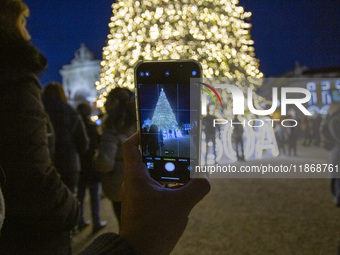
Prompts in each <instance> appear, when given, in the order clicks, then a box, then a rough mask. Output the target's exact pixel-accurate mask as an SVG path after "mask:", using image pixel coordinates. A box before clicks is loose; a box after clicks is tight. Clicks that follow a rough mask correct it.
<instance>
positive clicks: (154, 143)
mask: <svg viewBox="0 0 340 255" xmlns="http://www.w3.org/2000/svg"><path fill="white" fill-rule="evenodd" d="M170 131H171V130H170V129H169V139H170V137H171V133H170ZM147 144H148V150H149V156H152V157H156V156H157V155H158V154H157V152H158V149H159V141H158V127H157V126H156V125H155V124H152V125H151V126H150V130H149V134H148V138H147Z"/></svg>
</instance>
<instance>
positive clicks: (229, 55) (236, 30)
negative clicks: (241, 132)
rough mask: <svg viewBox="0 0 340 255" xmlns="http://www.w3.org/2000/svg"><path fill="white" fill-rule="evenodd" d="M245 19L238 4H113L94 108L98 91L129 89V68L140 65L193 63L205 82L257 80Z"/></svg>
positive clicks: (232, 0)
mask: <svg viewBox="0 0 340 255" xmlns="http://www.w3.org/2000/svg"><path fill="white" fill-rule="evenodd" d="M250 16H251V13H250V12H245V11H244V8H243V7H241V6H238V0H221V1H212V0H196V1H193V0H183V1H181V2H180V1H173V0H143V1H142V2H141V1H134V0H124V1H123V0H117V3H115V4H113V5H112V17H111V19H110V23H109V27H110V34H109V35H108V44H107V47H104V48H103V61H102V62H101V66H102V71H101V79H100V81H98V82H97V83H96V88H97V90H98V91H99V93H100V96H99V97H98V101H100V102H101V103H99V104H98V105H103V102H104V100H105V96H103V92H104V91H106V92H105V93H107V92H108V91H110V90H111V89H112V88H114V87H116V86H122V87H128V88H130V89H133V86H134V85H133V68H134V65H135V64H136V63H137V62H138V61H140V60H143V59H145V60H151V59H169V58H173V59H196V60H197V61H199V62H200V63H201V64H202V66H203V69H204V71H203V73H204V75H205V76H208V77H219V76H227V77H230V78H248V77H254V78H261V77H263V74H262V73H261V72H260V70H259V69H258V66H259V62H258V60H257V59H256V58H255V57H254V47H252V46H251V45H253V44H254V42H253V41H252V40H251V39H250V35H249V29H250V28H251V24H249V23H247V22H245V21H244V19H245V18H249V17H250ZM207 61H209V62H207ZM258 85H260V84H256V86H258Z"/></svg>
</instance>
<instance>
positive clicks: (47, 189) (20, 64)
mask: <svg viewBox="0 0 340 255" xmlns="http://www.w3.org/2000/svg"><path fill="white" fill-rule="evenodd" d="M28 14H29V9H28V7H27V6H26V5H25V4H24V3H23V2H22V1H20V0H0V52H1V53H0V95H1V100H0V119H1V122H0V168H1V174H4V176H5V182H4V183H2V187H1V188H2V191H3V195H4V198H5V202H6V218H5V222H4V225H3V228H2V229H1V235H0V254H11V255H13V254H20V255H25V254H34V255H39V254H45V255H46V254H49V255H53V254H56V255H57V254H58V255H60V254H71V245H70V244H71V243H70V241H71V239H70V230H71V229H73V227H74V226H75V225H76V224H77V222H78V201H77V200H76V199H75V197H74V196H73V194H72V193H71V192H70V190H69V189H68V188H67V187H66V186H65V185H64V184H63V183H62V181H61V179H60V177H59V174H58V173H57V171H56V169H55V168H54V166H53V165H52V163H51V162H52V161H51V158H50V148H53V147H54V146H53V145H49V144H48V142H49V141H50V142H51V141H53V139H49V138H50V136H49V134H48V127H51V125H49V123H50V122H49V118H48V115H47V113H46V112H45V110H44V106H43V104H42V101H41V86H40V83H39V81H38V79H37V76H38V75H39V74H40V73H41V72H42V71H43V70H44V69H45V67H46V59H45V57H44V56H43V55H42V54H41V53H40V52H39V51H38V50H37V49H36V48H35V47H34V46H33V45H32V44H31V43H30V42H29V40H30V38H31V37H30V35H29V33H28V31H27V30H26V17H27V16H28ZM50 134H51V135H52V134H53V132H51V133H50Z"/></svg>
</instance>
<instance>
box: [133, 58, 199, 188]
mask: <svg viewBox="0 0 340 255" xmlns="http://www.w3.org/2000/svg"><path fill="white" fill-rule="evenodd" d="M134 76H135V98H136V109H137V128H138V131H139V135H140V141H141V148H140V149H141V152H142V157H143V161H144V163H145V164H146V166H147V168H148V170H149V172H150V175H151V177H152V178H154V179H155V180H157V181H162V182H169V183H186V182H188V181H189V180H190V172H191V169H193V166H195V165H198V163H199V162H200V133H201V130H200V129H201V90H200V89H199V87H198V84H199V82H200V81H201V79H202V67H201V65H200V64H199V63H198V62H197V61H194V60H169V61H163V60H160V61H142V62H139V63H138V64H137V65H136V66H135V69H134Z"/></svg>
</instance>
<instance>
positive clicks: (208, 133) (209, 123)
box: [202, 114, 216, 161]
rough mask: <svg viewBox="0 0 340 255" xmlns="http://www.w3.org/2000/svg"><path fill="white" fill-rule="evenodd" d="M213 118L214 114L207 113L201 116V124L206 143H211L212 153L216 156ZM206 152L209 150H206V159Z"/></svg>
mask: <svg viewBox="0 0 340 255" xmlns="http://www.w3.org/2000/svg"><path fill="white" fill-rule="evenodd" d="M214 119H215V117H214V116H212V115H209V114H208V115H207V116H206V117H204V118H203V120H202V124H203V125H204V131H205V141H206V144H208V143H209V142H212V143H213V154H214V156H215V157H216V130H215V127H214ZM208 153H209V150H207V151H206V155H205V160H206V161H207V160H208Z"/></svg>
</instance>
